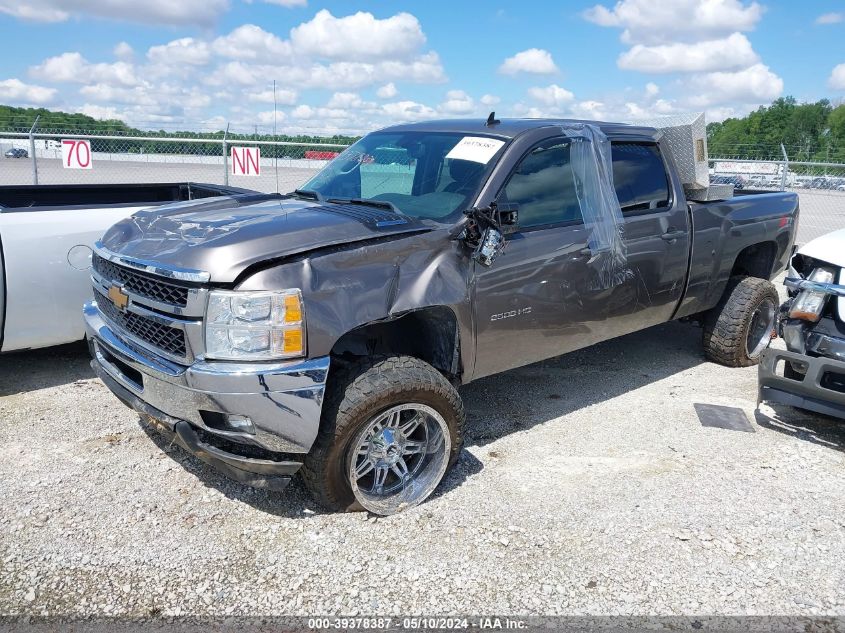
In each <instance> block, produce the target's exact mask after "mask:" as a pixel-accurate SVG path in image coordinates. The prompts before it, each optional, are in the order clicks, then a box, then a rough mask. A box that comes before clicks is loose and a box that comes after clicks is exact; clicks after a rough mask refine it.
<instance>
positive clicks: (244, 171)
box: [232, 147, 261, 176]
mask: <svg viewBox="0 0 845 633" xmlns="http://www.w3.org/2000/svg"><path fill="white" fill-rule="evenodd" d="M232 175H233V176H260V175H261V149H260V148H258V147H233V148H232Z"/></svg>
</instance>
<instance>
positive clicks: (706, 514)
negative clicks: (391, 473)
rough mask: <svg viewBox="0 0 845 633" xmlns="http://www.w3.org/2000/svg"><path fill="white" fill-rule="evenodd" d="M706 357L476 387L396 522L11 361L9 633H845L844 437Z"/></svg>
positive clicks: (58, 373) (574, 366)
mask: <svg viewBox="0 0 845 633" xmlns="http://www.w3.org/2000/svg"><path fill="white" fill-rule="evenodd" d="M699 337H700V330H698V329H697V328H694V327H692V326H688V325H683V324H677V323H672V324H667V325H663V326H659V327H656V328H653V329H651V330H647V331H645V332H640V333H637V334H633V335H630V336H627V337H624V338H622V339H619V340H617V341H613V342H608V343H604V344H602V345H599V346H597V347H594V348H592V349H590V350H585V351H581V352H577V353H574V354H570V355H568V356H565V357H561V358H559V359H556V360H553V361H549V362H545V363H542V364H537V365H533V366H530V367H526V368H523V369H520V370H516V371H512V372H509V373H506V374H502V375H499V376H495V377H492V378H488V379H485V380H481V381H478V382H477V383H473V384H471V385H468V386H467V387H465V388H463V389H462V394H463V397H464V398H465V400H466V402H467V404H468V412H469V429H468V441H467V445H466V450H465V451H464V452H463V455H462V457H461V459H460V461H459V464H458V467H457V469H456V470H455V471H454V472H452V473H451V474H450V475H448V476H447V479H446V480H445V481H444V482H443V484H442V485H441V486H440V488H439V489H438V492H437V494H436V497H435V498H433V499H432V500H430V501H429V502H427V503H425V504H423V505H422V506H420V507H418V508H415V509H412V510H410V511H408V512H406V513H404V514H401V515H398V516H393V517H389V518H379V519H376V518H375V517H372V516H368V515H367V514H363V513H359V514H327V513H324V512H323V511H321V510H320V509H319V508H318V507H315V506H314V504H313V503H312V502H311V500H310V499H309V497H308V495H307V493H306V492H305V490H304V489H303V487H302V485H301V484H300V483H299V482H298V481H297V482H295V483H294V484H292V486H291V487H290V488H289V489H288V491H286V492H285V493H283V494H268V493H266V492H261V491H254V490H251V489H249V488H246V487H243V486H241V485H238V484H235V483H232V482H229V481H227V480H225V479H223V478H222V477H220V476H218V475H217V474H215V473H214V472H213V471H211V470H210V469H209V468H207V467H205V466H204V465H203V464H202V463H200V462H199V461H197V460H196V459H194V458H193V457H191V456H189V455H187V454H186V453H184V452H183V451H182V450H181V449H179V448H178V447H169V446H166V445H165V444H164V442H163V441H162V440H161V439H160V438H159V436H158V435H157V434H156V433H155V432H154V431H150V430H148V429H145V428H143V427H142V426H141V424H140V423H139V420H138V417H137V416H136V415H135V414H133V413H132V412H131V411H129V410H128V409H126V408H124V407H123V406H122V405H121V404H119V403H118V401H117V400H116V399H115V398H114V397H112V396H111V395H110V394H109V392H108V391H107V390H106V389H105V387H103V385H102V384H100V383H99V382H98V381H97V380H95V379H94V378H93V377H92V374H91V372H90V369H89V368H88V366H87V358H86V352H85V349H84V348H83V347H82V346H80V345H77V346H68V347H64V348H57V349H52V350H46V351H40V352H31V353H27V354H16V355H8V356H4V357H2V358H0V420H2V424H0V498H2V500H3V501H2V512H0V613H3V614H32V615H42V614H49V615H60V614H61V615H73V614H80V615H82V614H97V615H110V616H148V615H157V614H163V615H180V614H182V615H185V614H191V615H223V614H261V615H274V614H279V615H289V614H300V615H308V614H315V613H316V614H377V615H390V614H404V615H409V614H414V613H425V614H456V613H463V614H466V613H510V614H529V613H530V614H575V615H581V614H631V615H649V614H660V615H672V614H733V615H737V614H767V615H818V614H839V615H845V590H843V587H845V564H843V563H845V517H843V508H845V486H843V473H845V453H844V452H843V451H845V425H841V424H837V423H836V422H835V421H834V420H832V419H827V418H821V417H816V416H812V415H809V414H805V413H801V412H798V411H795V410H791V409H788V408H782V409H780V408H779V409H777V410H773V409H771V408H769V407H765V406H764V407H762V409H761V410H760V411H759V412H757V413H755V399H756V370H755V369H753V368H751V369H739V370H731V369H725V368H723V367H719V366H717V365H714V364H711V363H708V362H706V361H705V360H704V359H703V357H702V354H701V351H700V346H699ZM695 403H708V404H717V405H727V406H733V407H739V408H741V409H742V410H743V411H744V412H745V413H746V414H747V416H748V419H749V421H750V427H751V431H753V432H738V431H731V430H725V429H718V428H709V427H704V426H702V425H701V424H700V422H699V420H698V418H697V416H696V413H695V410H694V404H695Z"/></svg>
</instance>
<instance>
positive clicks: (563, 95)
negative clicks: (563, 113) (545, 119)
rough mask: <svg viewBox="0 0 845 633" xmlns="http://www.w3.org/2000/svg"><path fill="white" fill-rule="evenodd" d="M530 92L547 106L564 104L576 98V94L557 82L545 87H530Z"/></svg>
mask: <svg viewBox="0 0 845 633" xmlns="http://www.w3.org/2000/svg"><path fill="white" fill-rule="evenodd" d="M528 94H529V95H531V97H532V98H533V99H535V100H536V101H539V102H540V103H542V104H544V105H547V106H562V105H564V104H567V103H570V102H572V101H573V100H574V99H575V95H574V94H572V93H571V92H570V91H569V90H566V89H565V88H561V87H560V86H558V85H557V84H551V85H549V86H546V87H545V88H529V89H528Z"/></svg>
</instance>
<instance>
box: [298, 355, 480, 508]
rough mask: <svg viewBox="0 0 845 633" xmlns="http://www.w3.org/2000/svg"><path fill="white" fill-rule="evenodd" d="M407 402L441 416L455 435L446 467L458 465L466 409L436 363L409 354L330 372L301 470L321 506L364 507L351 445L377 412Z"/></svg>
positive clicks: (370, 361) (357, 364)
mask: <svg viewBox="0 0 845 633" xmlns="http://www.w3.org/2000/svg"><path fill="white" fill-rule="evenodd" d="M407 402H417V403H420V404H425V405H428V406H430V407H432V408H433V409H435V410H436V411H437V412H438V413H440V415H442V416H443V418H444V420H445V421H446V424H447V426H448V428H449V434H450V437H451V452H450V455H449V465H448V468H451V467H452V466H453V465H454V463H455V462H456V461H457V459H458V454H459V453H460V451H461V447H462V445H463V432H464V421H465V414H464V407H463V403H462V401H461V397H460V396H459V395H458V392H457V391H456V390H455V388H454V387H453V386H452V385H451V384H450V383H449V381H448V380H446V378H445V377H443V375H442V374H440V373H439V372H438V371H437V370H436V369H434V367H432V366H431V365H429V364H428V363H425V362H423V361H421V360H419V359H417V358H413V357H410V356H386V357H385V356H381V357H373V358H370V359H367V360H366V361H362V362H360V363H356V364H353V365H351V366H346V367H344V366H340V367H338V368H337V369H336V370H335V372H334V376H330V380H329V384H328V388H327V393H326V399H325V401H324V403H323V414H322V419H321V422H320V432H319V434H318V436H317V440H316V441H315V442H314V446H313V447H312V448H311V452H309V453H308V455H307V456H306V458H305V464H304V465H303V467H302V469H301V471H300V472H301V473H302V478H303V480H304V481H305V485H306V487H307V488H308V490H309V491H310V492H311V494H312V495H313V496H314V499H315V500H316V501H317V502H318V503H319V504H320V505H322V506H323V507H325V508H327V509H329V510H333V511H358V510H362V509H363V508H361V506H360V505H359V504H358V503H357V502H356V500H355V496H354V495H353V493H352V488H351V486H350V484H349V481H348V479H347V476H346V472H347V464H346V463H345V461H346V459H345V455H346V451H347V449H348V446H349V443H350V442H351V441H352V439H353V438H354V436H355V434H356V433H357V432H358V431H359V429H361V427H362V426H363V425H364V424H366V423H367V422H368V421H369V420H370V419H371V418H372V417H373V416H374V415H376V414H378V413H379V412H381V411H384V410H386V409H388V408H390V407H392V406H394V405H397V404H402V403H407ZM448 468H447V472H448Z"/></svg>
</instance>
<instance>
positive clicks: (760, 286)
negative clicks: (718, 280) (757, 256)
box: [703, 277, 779, 367]
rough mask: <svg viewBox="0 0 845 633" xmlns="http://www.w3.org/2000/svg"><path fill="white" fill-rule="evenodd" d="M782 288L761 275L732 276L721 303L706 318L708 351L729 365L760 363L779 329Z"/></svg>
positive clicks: (705, 336) (742, 365) (713, 357)
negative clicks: (777, 287) (780, 290)
mask: <svg viewBox="0 0 845 633" xmlns="http://www.w3.org/2000/svg"><path fill="white" fill-rule="evenodd" d="M778 302H779V298H778V291H777V289H776V288H775V287H774V286H773V285H772V283H771V282H769V281H767V280H765V279H759V278H757V277H731V279H730V281H729V282H728V287H727V288H726V289H725V293H724V295H722V299H721V301H719V303H718V305H717V306H716V307H715V308H713V309H712V310H710V311H709V312H707V314H706V316H705V319H704V338H703V342H704V352H705V354H706V355H707V357H708V358H709V359H710V360H712V361H715V362H717V363H720V364H722V365H727V366H728V367H749V366H751V365H756V364H757V363H759V362H760V357H761V356H762V354H763V350H765V349H766V347H768V345H769V341H771V339H772V335H773V333H774V329H775V321H776V319H777V310H778Z"/></svg>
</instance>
